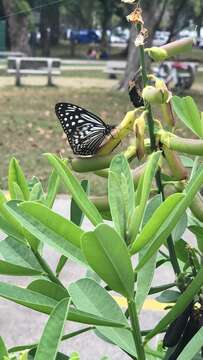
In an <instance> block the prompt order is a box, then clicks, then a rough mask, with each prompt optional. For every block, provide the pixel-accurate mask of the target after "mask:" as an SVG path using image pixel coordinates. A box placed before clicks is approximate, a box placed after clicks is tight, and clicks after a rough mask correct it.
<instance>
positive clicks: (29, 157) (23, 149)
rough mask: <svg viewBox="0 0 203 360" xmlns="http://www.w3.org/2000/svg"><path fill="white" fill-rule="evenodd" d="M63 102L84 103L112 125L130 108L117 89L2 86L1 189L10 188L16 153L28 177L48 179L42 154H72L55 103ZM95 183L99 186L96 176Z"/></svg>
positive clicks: (126, 98) (46, 165)
mask: <svg viewBox="0 0 203 360" xmlns="http://www.w3.org/2000/svg"><path fill="white" fill-rule="evenodd" d="M60 101H69V102H73V103H76V104H80V105H81V106H84V107H85V108H87V109H89V110H91V111H93V112H94V113H96V114H98V115H99V116H100V117H102V118H103V119H104V120H105V121H106V122H109V123H112V124H117V123H118V122H119V121H120V120H121V119H122V118H123V116H124V115H125V113H126V111H127V110H128V109H129V101H128V97H127V95H126V94H123V93H119V92H116V91H107V90H103V89H101V90H100V89H96V88H95V89H91V90H90V89H81V90H80V91H78V90H75V89H74V91H73V90H72V89H68V88H63V89H60V88H47V87H22V88H20V89H16V88H15V87H7V88H3V89H1V97H0V108H1V117H0V126H1V132H0V187H1V188H3V189H6V188H7V170H8V164H9V160H10V158H11V157H12V156H15V157H16V158H17V159H19V160H20V162H21V165H22V167H23V168H24V170H25V173H26V175H27V177H28V178H31V177H32V176H33V175H35V176H38V177H39V178H40V179H41V180H42V181H43V182H46V180H47V177H48V174H49V172H50V168H49V165H48V163H47V161H46V160H45V159H44V158H43V156H42V154H43V153H45V152H53V153H57V154H60V153H62V155H63V156H64V157H66V156H69V155H72V152H71V151H70V148H69V147H68V145H67V143H66V140H65V139H64V136H63V131H62V129H61V127H60V125H59V123H58V120H57V118H56V116H55V113H54V106H55V103H57V102H60ZM93 182H94V184H93V187H94V188H95V187H96V186H95V179H94V180H93ZM98 188H100V191H99V192H100V193H102V192H105V190H103V188H101V187H100V185H98Z"/></svg>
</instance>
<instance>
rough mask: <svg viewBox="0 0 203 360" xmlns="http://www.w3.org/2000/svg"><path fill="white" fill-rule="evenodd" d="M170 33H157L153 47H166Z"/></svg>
mask: <svg viewBox="0 0 203 360" xmlns="http://www.w3.org/2000/svg"><path fill="white" fill-rule="evenodd" d="M169 35H170V32H169V31H156V32H155V35H154V39H153V42H152V45H153V46H162V45H165V44H166V43H167V41H168V39H169Z"/></svg>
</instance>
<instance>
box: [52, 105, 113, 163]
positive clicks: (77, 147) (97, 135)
mask: <svg viewBox="0 0 203 360" xmlns="http://www.w3.org/2000/svg"><path fill="white" fill-rule="evenodd" d="M55 110H56V115H57V117H58V119H59V121H60V123H61V126H62V128H63V130H64V132H65V134H66V135H67V138H68V141H69V144H70V146H71V148H72V150H73V153H74V154H76V155H82V156H87V155H94V154H96V152H97V151H98V149H99V147H100V145H101V144H102V142H103V140H104V139H105V137H106V136H107V135H109V134H110V132H111V130H112V128H113V127H112V126H110V125H106V124H105V123H104V122H103V121H102V120H101V119H100V118H99V117H98V116H96V115H95V114H93V113H91V112H90V111H87V110H85V109H83V108H82V107H79V106H77V105H74V104H70V103H58V104H56V107H55Z"/></svg>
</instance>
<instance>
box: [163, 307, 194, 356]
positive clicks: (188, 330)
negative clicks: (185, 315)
mask: <svg viewBox="0 0 203 360" xmlns="http://www.w3.org/2000/svg"><path fill="white" fill-rule="evenodd" d="M199 328H200V325H199V319H198V318H197V317H196V316H195V315H194V313H192V314H191V316H190V319H189V321H188V323H187V325H186V327H185V330H184V332H183V335H182V337H181V339H180V341H179V343H178V345H177V346H176V348H175V351H174V352H173V354H172V355H171V356H170V357H169V358H168V360H177V358H178V356H179V355H180V354H181V352H182V351H183V349H184V348H185V346H186V345H187V344H188V343H189V341H190V340H191V339H192V338H193V336H194V335H195V334H196V333H197V331H198V330H199Z"/></svg>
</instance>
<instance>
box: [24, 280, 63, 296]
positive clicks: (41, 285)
mask: <svg viewBox="0 0 203 360" xmlns="http://www.w3.org/2000/svg"><path fill="white" fill-rule="evenodd" d="M27 289H29V290H32V291H35V292H37V293H39V294H42V295H45V296H48V297H50V298H52V299H54V300H57V301H60V300H62V299H65V298H67V296H68V291H67V290H66V289H64V288H63V287H62V286H60V285H57V284H55V283H53V282H51V281H48V280H43V279H39V280H34V281H33V282H31V283H30V284H29V285H28V287H27Z"/></svg>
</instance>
